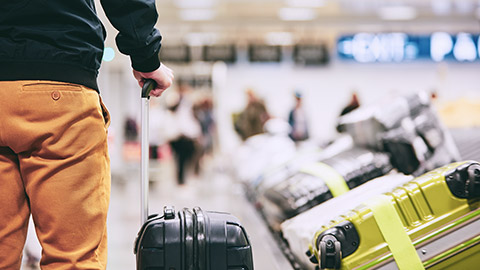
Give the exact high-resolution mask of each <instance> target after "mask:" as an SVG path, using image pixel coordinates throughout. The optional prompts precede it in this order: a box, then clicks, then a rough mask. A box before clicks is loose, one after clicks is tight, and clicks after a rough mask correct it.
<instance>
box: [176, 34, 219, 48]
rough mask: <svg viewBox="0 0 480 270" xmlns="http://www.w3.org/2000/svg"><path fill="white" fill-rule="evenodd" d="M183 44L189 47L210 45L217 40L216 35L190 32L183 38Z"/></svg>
mask: <svg viewBox="0 0 480 270" xmlns="http://www.w3.org/2000/svg"><path fill="white" fill-rule="evenodd" d="M184 38H185V43H187V44H188V45H190V46H203V45H212V44H214V43H215V42H216V41H217V40H218V34H216V33H208V32H192V33H188V34H186V35H185V36H184Z"/></svg>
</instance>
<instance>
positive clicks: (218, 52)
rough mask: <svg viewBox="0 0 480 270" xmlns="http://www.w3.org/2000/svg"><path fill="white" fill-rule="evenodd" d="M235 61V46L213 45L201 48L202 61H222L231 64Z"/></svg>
mask: <svg viewBox="0 0 480 270" xmlns="http://www.w3.org/2000/svg"><path fill="white" fill-rule="evenodd" d="M236 60H237V51H236V49H235V45H215V46H204V47H203V61H207V62H216V61H223V62H226V63H233V62H235V61H236Z"/></svg>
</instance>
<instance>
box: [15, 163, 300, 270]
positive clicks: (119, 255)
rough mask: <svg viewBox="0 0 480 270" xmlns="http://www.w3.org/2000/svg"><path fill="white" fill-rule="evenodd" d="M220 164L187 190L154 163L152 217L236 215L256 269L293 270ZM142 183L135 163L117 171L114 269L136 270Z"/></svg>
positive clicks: (111, 224)
mask: <svg viewBox="0 0 480 270" xmlns="http://www.w3.org/2000/svg"><path fill="white" fill-rule="evenodd" d="M219 160H221V159H217V161H216V162H214V161H210V162H207V163H208V164H209V165H208V166H205V168H204V170H203V171H202V173H201V174H200V176H194V175H189V177H188V178H187V183H186V184H185V185H183V186H178V185H177V184H176V181H175V178H174V177H173V165H172V164H171V161H167V162H164V163H163V164H161V165H160V164H159V163H156V162H155V163H152V164H151V166H150V167H151V172H150V178H151V180H152V183H151V186H150V213H158V212H161V211H162V209H163V206H164V205H174V206H175V208H176V209H177V210H179V209H181V208H183V207H190V208H191V207H194V206H200V207H201V208H202V209H205V210H217V211H224V212H229V213H232V214H233V215H235V216H236V217H237V218H239V219H240V221H241V222H242V224H243V225H244V227H245V229H246V231H247V232H248V234H249V238H250V241H251V243H252V245H253V257H254V262H255V269H256V270H291V269H292V268H291V266H290V265H289V263H288V261H287V260H286V259H285V257H284V256H283V254H282V253H281V251H280V249H279V248H278V247H277V245H276V244H275V241H274V240H273V238H272V236H271V235H270V232H269V231H268V229H267V228H266V226H265V225H264V223H263V221H262V219H261V217H260V216H259V215H258V214H257V212H256V211H255V209H254V208H253V207H252V206H251V205H250V204H249V203H248V202H247V201H246V199H245V196H244V194H243V190H242V187H241V185H240V184H238V183H235V182H234V181H233V180H232V179H231V177H230V176H229V174H228V173H227V172H226V171H225V169H224V167H225V166H222V164H221V162H219ZM139 179H140V177H139V171H138V169H137V166H135V165H134V164H131V166H126V167H125V169H124V171H122V172H113V176H112V195H111V204H110V212H109V218H108V233H109V259H108V266H107V269H108V270H132V269H135V256H134V254H133V242H134V240H135V237H136V234H137V232H138V229H139V227H140V206H139V205H140V195H139V194H140V183H139V181H140V180H139ZM23 269H25V270H26V269H31V268H27V267H24V268H23ZM33 269H35V268H33Z"/></svg>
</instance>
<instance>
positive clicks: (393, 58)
mask: <svg viewBox="0 0 480 270" xmlns="http://www.w3.org/2000/svg"><path fill="white" fill-rule="evenodd" d="M337 53H338V56H339V57H340V59H349V60H354V61H356V62H360V63H374V62H383V63H388V62H409V61H415V60H431V61H436V62H440V61H456V62H475V61H476V62H480V40H479V35H478V34H471V33H458V34H449V33H445V32H436V33H433V34H431V35H409V34H406V33H380V34H373V33H358V34H354V35H346V36H342V37H340V38H339V39H338V42H337Z"/></svg>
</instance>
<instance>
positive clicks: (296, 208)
mask: <svg viewBox="0 0 480 270" xmlns="http://www.w3.org/2000/svg"><path fill="white" fill-rule="evenodd" d="M392 169H393V167H392V165H391V163H390V159H389V156H388V155H387V154H386V153H382V152H376V151H371V150H368V149H364V148H360V147H355V148H352V149H350V150H348V151H344V152H341V153H339V154H337V155H335V156H333V157H330V158H327V159H325V160H322V161H319V162H315V163H312V164H306V165H305V166H304V167H303V168H301V169H300V170H299V171H298V172H296V173H293V174H292V175H290V176H289V177H287V178H286V179H285V180H283V181H282V182H280V183H278V184H276V185H274V186H272V187H270V188H268V189H267V190H266V191H265V192H264V193H263V194H261V196H260V198H259V201H260V202H261V205H262V206H263V209H262V211H263V214H264V216H265V218H266V219H267V222H268V223H269V225H270V226H272V227H273V229H274V230H276V229H279V225H280V223H281V222H283V221H284V220H285V219H288V218H292V217H294V216H296V215H298V214H300V213H303V212H305V211H306V210H308V209H310V208H312V207H314V206H316V205H318V204H320V203H323V202H325V201H327V200H329V199H331V198H333V197H334V196H338V195H340V194H336V193H334V191H332V190H331V189H330V187H329V186H328V185H327V181H328V180H329V179H326V178H328V177H332V172H331V170H333V171H335V174H336V175H338V176H337V177H341V178H342V179H341V181H344V182H345V183H344V185H345V190H348V189H352V188H355V187H357V186H359V185H361V184H363V183H365V182H367V181H369V180H372V179H374V178H377V177H380V176H383V175H385V174H387V173H388V172H390V171H391V170H392Z"/></svg>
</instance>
